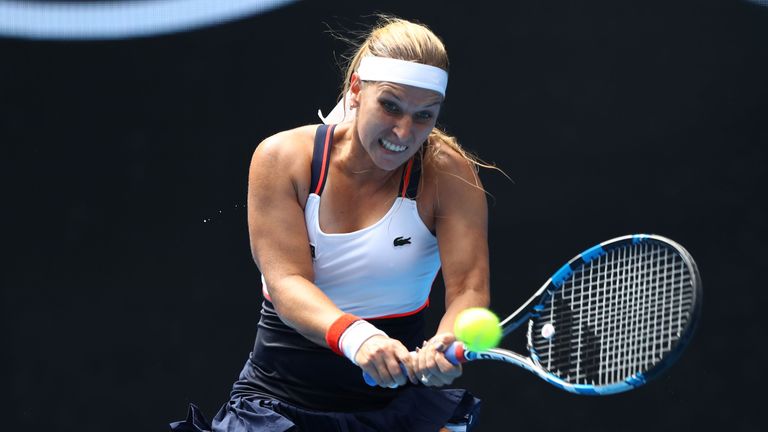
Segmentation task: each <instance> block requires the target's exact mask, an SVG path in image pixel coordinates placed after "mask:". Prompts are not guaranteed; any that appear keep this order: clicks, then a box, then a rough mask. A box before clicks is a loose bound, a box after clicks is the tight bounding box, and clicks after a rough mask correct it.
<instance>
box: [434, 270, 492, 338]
mask: <svg viewBox="0 0 768 432" xmlns="http://www.w3.org/2000/svg"><path fill="white" fill-rule="evenodd" d="M490 302H491V296H490V289H489V287H488V284H487V283H485V282H482V283H478V284H475V285H474V287H471V288H466V289H462V290H456V292H455V293H454V294H453V295H451V291H450V290H449V291H448V293H447V294H446V297H445V314H444V315H443V318H442V319H441V320H440V325H439V326H438V330H437V333H444V332H449V333H453V323H454V322H455V321H456V316H457V315H458V314H459V313H460V312H461V311H463V310H464V309H467V308H471V307H488V306H489V305H490Z"/></svg>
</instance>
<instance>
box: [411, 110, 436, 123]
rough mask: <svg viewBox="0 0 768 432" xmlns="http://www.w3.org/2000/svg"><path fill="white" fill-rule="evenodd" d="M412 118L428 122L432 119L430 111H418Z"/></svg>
mask: <svg viewBox="0 0 768 432" xmlns="http://www.w3.org/2000/svg"><path fill="white" fill-rule="evenodd" d="M413 117H414V118H415V119H416V120H418V121H429V120H432V117H434V115H433V114H432V112H430V111H419V112H417V113H416V114H414V115H413Z"/></svg>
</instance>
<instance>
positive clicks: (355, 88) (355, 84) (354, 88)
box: [349, 72, 362, 108]
mask: <svg viewBox="0 0 768 432" xmlns="http://www.w3.org/2000/svg"><path fill="white" fill-rule="evenodd" d="M360 90H362V81H360V75H358V74H357V72H353V73H352V78H351V79H350V80H349V92H350V98H349V106H350V107H351V108H357V107H359V106H360Z"/></svg>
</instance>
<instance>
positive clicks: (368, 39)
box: [341, 15, 498, 187]
mask: <svg viewBox="0 0 768 432" xmlns="http://www.w3.org/2000/svg"><path fill="white" fill-rule="evenodd" d="M369 55H372V56H376V57H388V58H394V59H399V60H406V61H413V62H417V63H421V64H426V65H429V66H435V67H439V68H440V69H443V70H444V71H446V72H448V65H449V62H448V53H447V52H446V50H445V45H444V44H443V41H441V40H440V38H438V37H437V36H436V35H435V34H434V33H433V32H432V31H431V30H430V29H429V28H428V27H427V26H425V25H423V24H418V23H414V22H411V21H406V20H404V19H400V18H396V17H393V16H388V15H379V22H378V23H377V24H376V25H375V26H374V27H373V28H372V29H371V30H370V31H369V32H368V33H367V34H365V35H364V40H363V41H362V42H360V43H359V46H358V47H357V49H356V51H355V53H354V54H353V55H352V56H351V57H349V58H348V62H347V65H346V71H345V74H344V87H343V89H342V91H341V98H344V96H345V95H346V94H347V92H348V91H349V87H350V83H351V80H352V74H353V73H354V72H356V71H357V69H358V67H359V66H360V60H361V59H362V58H363V57H365V56H369ZM442 146H447V147H449V148H451V149H452V150H454V151H455V152H457V153H458V154H459V155H461V156H462V157H463V158H464V159H465V160H466V161H467V162H468V163H469V164H470V165H471V166H472V168H473V171H474V172H475V185H474V186H477V187H479V185H480V181H479V179H478V178H477V171H478V168H479V167H484V168H493V169H498V168H496V167H494V166H493V165H489V164H486V163H485V162H483V161H481V160H480V159H479V158H477V157H476V156H474V155H472V154H470V153H469V152H467V151H466V150H465V149H464V148H463V147H462V146H461V145H460V144H459V142H458V140H457V139H456V138H455V137H453V136H451V135H449V134H448V133H446V132H445V131H444V130H442V129H441V128H440V127H439V126H435V127H434V128H433V129H432V132H430V134H429V137H428V138H427V142H426V143H425V144H424V146H423V147H422V156H424V157H425V158H428V159H430V160H436V159H437V158H438V157H439V154H440V148H441V147H442Z"/></svg>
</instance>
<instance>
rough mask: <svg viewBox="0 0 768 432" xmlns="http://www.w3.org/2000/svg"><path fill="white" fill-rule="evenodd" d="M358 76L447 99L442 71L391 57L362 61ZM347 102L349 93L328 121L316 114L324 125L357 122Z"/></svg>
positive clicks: (318, 111)
mask: <svg viewBox="0 0 768 432" xmlns="http://www.w3.org/2000/svg"><path fill="white" fill-rule="evenodd" d="M357 74H358V76H359V77H360V79H361V80H363V81H387V82H393V83H397V84H405V85H409V86H414V87H419V88H423V89H427V90H433V91H436V92H438V93H440V94H441V95H443V96H445V89H446V87H447V86H448V72H446V71H444V70H442V69H440V68H439V67H435V66H430V65H425V64H421V63H415V62H410V61H406V60H399V59H393V58H388V57H375V56H366V57H363V58H362V59H361V60H360V66H359V67H358V68H357ZM348 99H349V92H347V94H346V95H344V98H343V99H342V100H341V101H339V103H338V104H337V105H336V107H334V109H333V111H331V113H330V114H328V116H327V117H323V114H322V113H321V112H320V110H317V114H318V115H319V116H320V119H321V120H323V123H325V124H331V123H343V122H345V121H348V120H351V119H352V118H354V115H355V113H354V110H352V109H351V108H350V107H349V102H348ZM345 101H346V107H345ZM345 108H346V109H345Z"/></svg>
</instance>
